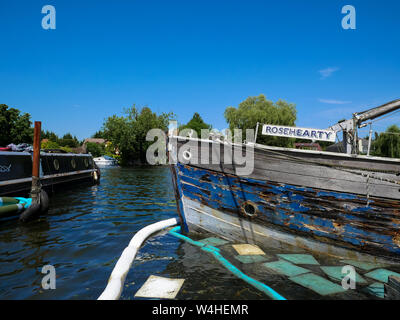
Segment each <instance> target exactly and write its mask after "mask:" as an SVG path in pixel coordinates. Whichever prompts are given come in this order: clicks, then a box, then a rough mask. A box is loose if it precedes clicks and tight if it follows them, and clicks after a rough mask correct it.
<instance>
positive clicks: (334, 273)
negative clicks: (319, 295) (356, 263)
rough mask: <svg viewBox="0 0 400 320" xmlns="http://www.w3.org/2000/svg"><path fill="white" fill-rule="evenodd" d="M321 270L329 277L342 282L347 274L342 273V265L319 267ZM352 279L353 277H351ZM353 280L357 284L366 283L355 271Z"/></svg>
mask: <svg viewBox="0 0 400 320" xmlns="http://www.w3.org/2000/svg"><path fill="white" fill-rule="evenodd" d="M321 269H322V271H323V272H324V273H325V274H326V275H327V276H328V277H329V278H331V279H333V280H336V281H339V282H342V280H343V278H344V277H346V276H347V275H348V274H347V273H346V272H345V273H342V269H343V266H332V267H331V266H329V267H325V266H324V267H321ZM352 280H354V279H352ZM355 282H356V285H357V284H366V283H367V281H366V280H365V279H364V278H363V277H361V276H360V275H359V274H358V273H357V272H356V277H355Z"/></svg>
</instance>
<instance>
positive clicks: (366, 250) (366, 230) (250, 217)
mask: <svg viewBox="0 0 400 320" xmlns="http://www.w3.org/2000/svg"><path fill="white" fill-rule="evenodd" d="M173 171H174V173H175V174H174V175H175V176H176V177H175V183H176V188H177V191H178V194H179V198H180V199H179V201H180V203H179V206H180V207H181V210H180V211H181V214H182V217H181V219H182V224H183V226H184V227H185V228H186V230H188V229H190V228H196V229H197V228H199V229H203V230H206V231H209V232H214V233H217V234H220V235H221V236H224V237H226V238H234V239H236V240H241V241H246V242H248V241H249V240H251V241H254V242H261V243H262V242H267V241H268V243H270V241H271V238H274V239H276V240H279V241H283V242H286V243H289V244H292V245H296V246H300V247H304V248H308V249H311V250H316V251H322V252H325V253H328V254H333V255H339V256H347V257H351V258H359V257H358V255H359V254H361V255H364V254H366V255H367V256H369V257H376V258H377V259H380V258H384V259H390V260H391V261H399V260H400V259H399V257H400V234H399V230H400V219H399V212H400V211H399V209H398V207H396V206H397V205H398V201H397V200H396V201H394V200H393V199H383V198H374V197H367V196H364V195H359V194H355V193H349V192H340V191H330V190H324V189H319V188H310V187H302V186H296V185H294V184H289V183H281V182H276V181H268V180H265V179H254V178H250V177H243V176H237V175H234V174H229V173H224V172H218V171H215V170H209V169H206V168H202V167H199V166H193V165H191V164H182V163H178V164H176V165H174V166H173ZM370 260H371V259H370ZM372 260H374V259H372Z"/></svg>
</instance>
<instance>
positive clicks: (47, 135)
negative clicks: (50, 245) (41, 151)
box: [40, 130, 60, 143]
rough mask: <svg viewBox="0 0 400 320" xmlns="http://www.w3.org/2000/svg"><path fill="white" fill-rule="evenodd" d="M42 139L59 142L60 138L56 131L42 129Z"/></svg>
mask: <svg viewBox="0 0 400 320" xmlns="http://www.w3.org/2000/svg"><path fill="white" fill-rule="evenodd" d="M40 137H41V139H48V140H49V141H53V142H57V143H58V140H59V139H60V138H59V137H58V135H57V134H56V133H54V132H53V131H48V130H46V131H42V132H41V134H40Z"/></svg>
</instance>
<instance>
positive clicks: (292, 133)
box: [262, 124, 336, 142]
mask: <svg viewBox="0 0 400 320" xmlns="http://www.w3.org/2000/svg"><path fill="white" fill-rule="evenodd" d="M262 134H263V135H266V136H277V137H286V138H298V139H308V140H320V141H330V142H335V141H336V132H335V131H332V130H323V129H311V128H298V127H284V126H277V125H274V124H264V125H263V128H262Z"/></svg>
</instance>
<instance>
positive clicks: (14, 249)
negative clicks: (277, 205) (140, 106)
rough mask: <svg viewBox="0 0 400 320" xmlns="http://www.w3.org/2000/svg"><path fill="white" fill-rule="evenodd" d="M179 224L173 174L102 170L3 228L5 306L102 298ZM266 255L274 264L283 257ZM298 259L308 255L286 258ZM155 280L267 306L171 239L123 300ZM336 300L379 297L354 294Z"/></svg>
mask: <svg viewBox="0 0 400 320" xmlns="http://www.w3.org/2000/svg"><path fill="white" fill-rule="evenodd" d="M171 217H177V211H176V206H175V199H174V193H173V189H172V186H171V178H170V173H169V169H168V168H167V167H135V168H109V169H102V180H101V184H100V185H98V186H90V187H87V186H85V187H79V188H76V189H74V190H69V191H65V192H62V193H57V194H55V195H54V196H53V197H52V198H51V202H50V210H49V213H48V215H47V216H45V217H42V218H41V219H40V220H37V221H32V222H29V223H26V224H20V223H18V222H17V221H7V222H3V223H0V299H97V298H98V296H99V295H100V294H101V292H102V291H103V290H104V288H105V286H106V284H107V280H108V278H109V276H110V274H111V271H112V269H113V267H114V266H115V263H116V262H117V260H118V258H119V256H120V255H121V253H122V251H123V250H124V248H125V247H126V246H127V245H128V243H129V241H130V240H131V238H132V236H133V235H134V234H135V232H137V231H138V230H139V229H141V228H142V227H144V226H146V225H148V224H151V223H154V222H157V221H160V220H164V219H168V218H171ZM205 236H206V235H205ZM208 236H211V235H208ZM193 237H194V238H196V237H197V238H196V239H199V237H200V236H199V235H193ZM203 237H204V236H203ZM222 249H223V252H224V255H226V257H227V258H228V259H229V260H230V261H231V262H233V263H235V264H236V265H237V266H238V267H239V268H241V269H242V271H244V272H245V273H247V274H249V275H251V276H254V277H256V278H257V279H258V280H260V281H262V282H264V283H266V284H268V285H270V286H272V287H273V288H274V289H275V290H277V291H278V292H279V293H281V294H282V295H284V296H285V297H286V298H289V299H320V298H323V297H321V296H319V295H318V294H316V293H314V292H312V291H310V290H307V289H303V288H302V287H300V286H299V285H295V284H293V283H292V282H290V281H287V278H286V277H284V276H280V275H277V274H274V273H269V272H266V269H265V268H263V267H262V266H260V264H259V265H252V266H251V265H247V264H240V263H238V262H237V260H236V259H234V255H235V252H234V251H233V250H232V248H231V246H230V245H225V246H224V247H223V248H222ZM263 249H264V250H265V251H266V252H268V256H270V257H271V256H274V255H275V254H278V253H281V252H276V250H275V251H274V249H273V248H263ZM290 252H304V251H302V250H296V249H293V250H291V251H289V252H285V253H290ZM314 257H316V258H317V259H318V261H320V262H321V263H322V262H323V263H325V265H340V264H339V262H338V261H335V260H332V259H331V258H327V257H325V256H316V255H314ZM274 260H276V259H275V258H274ZM44 265H53V266H54V267H55V268H56V274H57V276H56V289H55V290H43V289H42V287H41V281H42V278H43V277H44V274H42V273H41V270H42V267H43V266H44ZM314 269H317V268H314ZM315 272H316V273H318V272H320V271H318V270H315ZM152 274H153V275H159V276H165V277H169V278H184V279H186V280H185V283H184V285H183V287H182V289H181V291H180V292H179V294H178V296H177V299H266V296H265V295H264V294H262V293H261V292H259V291H258V290H256V289H254V288H253V287H251V286H250V285H247V284H246V283H245V282H243V281H242V280H239V279H237V278H236V277H234V276H233V275H232V274H231V273H229V272H228V271H227V270H226V269H225V268H223V267H222V266H221V265H220V264H219V262H217V261H216V260H214V259H213V258H212V257H211V256H210V255H209V254H208V253H205V252H203V251H201V250H199V249H198V248H197V247H193V246H192V245H190V244H187V243H184V242H182V241H181V240H178V239H176V238H175V237H173V236H171V235H169V234H167V233H161V234H158V235H156V236H154V237H152V238H150V239H149V240H148V241H147V242H146V243H145V245H144V246H143V247H142V248H141V250H140V251H139V253H138V255H137V258H136V260H135V262H134V263H133V265H132V269H131V270H130V272H129V274H128V276H127V278H126V281H125V288H124V291H123V293H122V296H121V299H135V298H134V295H135V293H136V292H137V290H138V289H139V288H140V287H141V286H142V285H143V283H144V282H145V281H146V279H147V278H148V277H149V276H150V275H152ZM329 298H331V299H332V298H345V299H346V298H351V299H371V298H374V296H371V295H370V294H367V293H364V291H362V290H357V291H354V290H352V291H351V292H348V293H346V294H345V295H341V296H330V297H329Z"/></svg>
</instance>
